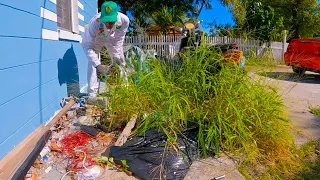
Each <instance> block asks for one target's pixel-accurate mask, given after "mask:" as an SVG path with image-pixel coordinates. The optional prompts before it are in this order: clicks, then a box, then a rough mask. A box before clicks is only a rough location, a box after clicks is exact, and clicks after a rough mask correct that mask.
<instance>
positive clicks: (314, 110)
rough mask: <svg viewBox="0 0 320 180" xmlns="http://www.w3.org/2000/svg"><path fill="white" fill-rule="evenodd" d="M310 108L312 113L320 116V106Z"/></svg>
mask: <svg viewBox="0 0 320 180" xmlns="http://www.w3.org/2000/svg"><path fill="white" fill-rule="evenodd" d="M309 109H310V112H311V113H312V114H314V115H317V116H319V117H320V107H312V106H310V107H309Z"/></svg>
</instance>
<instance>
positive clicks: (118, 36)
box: [115, 13, 130, 46]
mask: <svg viewBox="0 0 320 180" xmlns="http://www.w3.org/2000/svg"><path fill="white" fill-rule="evenodd" d="M119 18H121V23H122V24H121V27H118V28H119V29H118V28H117V25H116V31H115V42H116V46H123V42H124V39H125V36H126V33H127V30H128V27H129V23H130V20H129V18H128V17H127V16H126V15H124V14H122V13H121V14H120V15H119Z"/></svg>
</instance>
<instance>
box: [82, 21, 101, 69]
mask: <svg viewBox="0 0 320 180" xmlns="http://www.w3.org/2000/svg"><path fill="white" fill-rule="evenodd" d="M98 30H99V22H98V20H97V19H96V18H92V20H91V22H90V24H89V26H88V28H87V29H86V31H85V33H84V37H83V40H82V44H83V47H84V50H85V54H86V55H87V57H88V59H89V61H91V62H92V63H93V65H94V67H97V66H99V65H100V64H101V61H100V60H99V56H98V54H97V52H95V51H94V43H95V39H96V36H97V33H98Z"/></svg>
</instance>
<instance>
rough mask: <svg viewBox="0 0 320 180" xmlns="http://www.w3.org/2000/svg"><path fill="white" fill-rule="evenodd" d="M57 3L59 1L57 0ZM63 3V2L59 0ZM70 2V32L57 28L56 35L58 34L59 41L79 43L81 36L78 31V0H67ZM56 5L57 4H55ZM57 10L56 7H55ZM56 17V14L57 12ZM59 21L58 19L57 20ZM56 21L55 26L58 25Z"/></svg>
mask: <svg viewBox="0 0 320 180" xmlns="http://www.w3.org/2000/svg"><path fill="white" fill-rule="evenodd" d="M57 1H59V0H57ZM60 1H65V0H60ZM69 1H70V8H71V9H70V14H71V20H70V21H71V22H70V23H71V31H69V30H67V29H64V28H60V27H59V26H58V33H59V40H72V41H78V42H81V39H82V38H81V35H80V30H79V17H78V13H79V10H78V0H69ZM57 4H58V3H57ZM57 8H58V7H57ZM57 16H58V12H57ZM58 20H59V18H58ZM58 20H57V24H58Z"/></svg>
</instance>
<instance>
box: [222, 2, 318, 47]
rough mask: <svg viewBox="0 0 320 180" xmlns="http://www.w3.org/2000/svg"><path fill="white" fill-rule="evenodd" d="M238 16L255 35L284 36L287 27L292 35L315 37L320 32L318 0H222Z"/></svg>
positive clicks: (242, 26) (241, 25)
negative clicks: (283, 32)
mask: <svg viewBox="0 0 320 180" xmlns="http://www.w3.org/2000/svg"><path fill="white" fill-rule="evenodd" d="M221 2H222V3H223V4H224V5H226V6H228V7H229V9H230V11H231V12H232V14H233V15H234V20H235V22H236V23H237V25H238V26H240V27H241V28H242V29H243V30H245V31H246V32H249V34H250V32H251V35H252V36H253V37H259V39H263V40H266V41H268V40H281V35H282V34H281V32H282V30H283V29H286V30H289V34H290V35H291V36H292V37H312V36H313V35H314V34H317V33H319V32H320V29H319V28H318V27H317V26H318V24H319V22H320V11H319V10H320V7H319V2H318V1H317V0H272V1H270V0H221Z"/></svg>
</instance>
